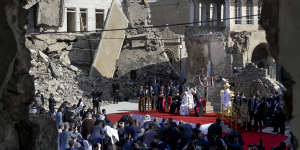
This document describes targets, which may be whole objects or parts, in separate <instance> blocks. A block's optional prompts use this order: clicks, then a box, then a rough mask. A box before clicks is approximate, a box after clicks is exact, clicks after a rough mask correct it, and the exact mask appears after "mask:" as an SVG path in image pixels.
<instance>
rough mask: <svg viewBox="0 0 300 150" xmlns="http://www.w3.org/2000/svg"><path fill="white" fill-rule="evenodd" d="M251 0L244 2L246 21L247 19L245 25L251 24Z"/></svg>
mask: <svg viewBox="0 0 300 150" xmlns="http://www.w3.org/2000/svg"><path fill="white" fill-rule="evenodd" d="M253 7H254V5H253V0H247V1H246V16H247V17H246V19H247V24H253V23H254V21H253Z"/></svg>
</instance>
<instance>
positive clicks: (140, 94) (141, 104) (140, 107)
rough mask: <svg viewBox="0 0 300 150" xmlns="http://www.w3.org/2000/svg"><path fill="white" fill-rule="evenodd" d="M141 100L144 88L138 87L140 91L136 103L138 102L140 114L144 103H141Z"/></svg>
mask: <svg viewBox="0 0 300 150" xmlns="http://www.w3.org/2000/svg"><path fill="white" fill-rule="evenodd" d="M143 98H144V87H143V86H140V89H139V91H138V101H139V106H138V107H139V108H138V109H139V112H142V111H143V108H144V107H143V106H144V103H143Z"/></svg>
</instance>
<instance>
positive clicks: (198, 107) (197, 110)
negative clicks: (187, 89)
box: [193, 92, 203, 117]
mask: <svg viewBox="0 0 300 150" xmlns="http://www.w3.org/2000/svg"><path fill="white" fill-rule="evenodd" d="M193 97H194V103H195V104H196V105H195V107H194V111H195V116H196V117H199V116H202V115H203V106H202V99H201V98H200V99H198V96H197V94H196V93H195V92H193Z"/></svg>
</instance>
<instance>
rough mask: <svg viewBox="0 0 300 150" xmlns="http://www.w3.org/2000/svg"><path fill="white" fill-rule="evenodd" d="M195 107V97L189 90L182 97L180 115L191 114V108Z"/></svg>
mask: <svg viewBox="0 0 300 150" xmlns="http://www.w3.org/2000/svg"><path fill="white" fill-rule="evenodd" d="M192 108H194V97H193V95H192V94H191V93H190V92H189V93H188V94H186V95H184V96H183V98H182V103H181V105H180V111H179V114H180V115H183V116H185V115H189V114H190V109H192Z"/></svg>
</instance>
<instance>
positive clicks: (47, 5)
mask: <svg viewBox="0 0 300 150" xmlns="http://www.w3.org/2000/svg"><path fill="white" fill-rule="evenodd" d="M62 9H63V0H41V1H40V2H39V3H38V10H37V26H38V27H40V30H41V31H57V30H58V28H59V27H60V26H61V25H62V18H61V17H62V16H63V15H62V13H63V10H62Z"/></svg>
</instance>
